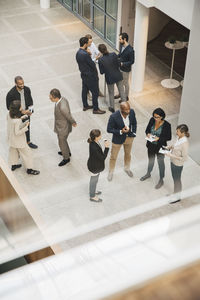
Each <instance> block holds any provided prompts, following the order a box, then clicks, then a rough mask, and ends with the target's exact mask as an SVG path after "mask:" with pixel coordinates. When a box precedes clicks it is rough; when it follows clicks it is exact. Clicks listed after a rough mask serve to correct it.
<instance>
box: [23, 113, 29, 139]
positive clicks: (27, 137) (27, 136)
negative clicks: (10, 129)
mask: <svg viewBox="0 0 200 300" xmlns="http://www.w3.org/2000/svg"><path fill="white" fill-rule="evenodd" d="M26 120H29V122H30V117H28V119H26ZM26 120H24V122H25V121H26ZM25 134H26V141H27V143H29V142H30V123H29V125H28V130H27V131H26V132H25Z"/></svg>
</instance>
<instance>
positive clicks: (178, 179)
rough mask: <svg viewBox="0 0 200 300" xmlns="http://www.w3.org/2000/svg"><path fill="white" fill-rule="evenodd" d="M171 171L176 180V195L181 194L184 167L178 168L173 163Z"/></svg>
mask: <svg viewBox="0 0 200 300" xmlns="http://www.w3.org/2000/svg"><path fill="white" fill-rule="evenodd" d="M171 171H172V177H173V180H174V193H180V192H181V191H182V183H181V173H182V171H183V166H176V165H174V164H173V163H172V162H171Z"/></svg>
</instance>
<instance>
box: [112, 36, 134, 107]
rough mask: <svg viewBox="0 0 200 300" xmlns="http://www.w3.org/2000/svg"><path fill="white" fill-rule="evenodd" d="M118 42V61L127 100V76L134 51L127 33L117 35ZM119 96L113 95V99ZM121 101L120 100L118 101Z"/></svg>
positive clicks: (132, 62) (132, 61) (128, 75)
mask: <svg viewBox="0 0 200 300" xmlns="http://www.w3.org/2000/svg"><path fill="white" fill-rule="evenodd" d="M119 42H120V52H119V55H118V57H119V61H120V70H121V71H122V75H123V85H124V90H125V97H126V99H127V100H128V99H129V98H128V96H129V77H130V72H131V67H132V65H133V64H134V62H135V52H134V49H133V47H131V46H130V45H129V43H128V34H127V33H126V32H123V33H121V34H120V35H119ZM117 98H119V95H117V96H115V99H117ZM120 102H121V101H120Z"/></svg>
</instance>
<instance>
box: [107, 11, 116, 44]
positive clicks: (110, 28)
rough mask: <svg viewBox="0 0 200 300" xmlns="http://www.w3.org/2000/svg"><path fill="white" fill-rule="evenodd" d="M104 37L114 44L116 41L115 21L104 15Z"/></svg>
mask: <svg viewBox="0 0 200 300" xmlns="http://www.w3.org/2000/svg"><path fill="white" fill-rule="evenodd" d="M106 39H107V40H109V41H110V42H111V43H112V44H114V45H115V42H116V22H115V21H114V20H112V19H111V18H109V17H106Z"/></svg>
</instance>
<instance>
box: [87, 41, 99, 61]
mask: <svg viewBox="0 0 200 300" xmlns="http://www.w3.org/2000/svg"><path fill="white" fill-rule="evenodd" d="M88 49H89V50H90V52H91V54H92V55H91V59H92V60H93V61H94V62H96V57H97V55H98V54H99V50H98V49H97V47H96V46H95V44H94V43H93V42H92V44H91V45H90V46H89V47H88Z"/></svg>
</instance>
